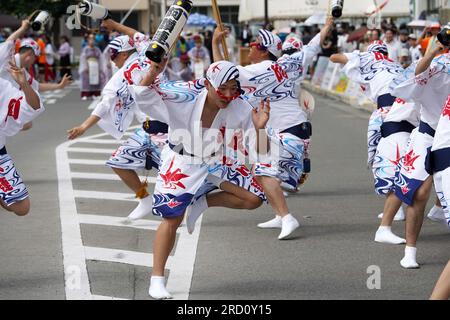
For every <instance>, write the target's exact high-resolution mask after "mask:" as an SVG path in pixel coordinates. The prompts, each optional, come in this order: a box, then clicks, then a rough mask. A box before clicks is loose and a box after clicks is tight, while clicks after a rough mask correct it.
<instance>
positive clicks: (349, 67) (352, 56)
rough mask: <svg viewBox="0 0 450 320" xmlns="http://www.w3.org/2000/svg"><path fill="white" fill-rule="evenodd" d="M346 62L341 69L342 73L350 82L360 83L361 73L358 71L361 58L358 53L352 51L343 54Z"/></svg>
mask: <svg viewBox="0 0 450 320" xmlns="http://www.w3.org/2000/svg"><path fill="white" fill-rule="evenodd" d="M344 55H345V56H346V57H347V59H348V61H347V63H346V64H345V65H344V67H343V68H342V72H344V73H345V75H346V76H347V77H349V78H350V79H351V80H352V81H355V82H357V83H361V82H362V79H361V71H360V70H359V68H360V65H361V57H360V54H359V51H353V52H351V53H344Z"/></svg>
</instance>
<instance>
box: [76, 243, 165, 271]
mask: <svg viewBox="0 0 450 320" xmlns="http://www.w3.org/2000/svg"><path fill="white" fill-rule="evenodd" d="M84 253H85V255H86V259H88V260H93V261H105V262H118V263H125V264H132V265H135V266H141V267H147V268H148V267H151V266H152V262H153V254H151V253H143V252H137V251H129V250H120V249H108V248H97V247H84ZM169 259H170V258H169Z"/></svg>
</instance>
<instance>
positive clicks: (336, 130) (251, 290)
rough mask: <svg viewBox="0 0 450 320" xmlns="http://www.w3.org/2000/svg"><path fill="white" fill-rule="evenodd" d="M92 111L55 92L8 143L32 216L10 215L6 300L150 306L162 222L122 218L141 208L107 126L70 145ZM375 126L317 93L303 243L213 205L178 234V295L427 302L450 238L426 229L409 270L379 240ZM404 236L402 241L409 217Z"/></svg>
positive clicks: (296, 204) (303, 199) (0, 228)
mask: <svg viewBox="0 0 450 320" xmlns="http://www.w3.org/2000/svg"><path fill="white" fill-rule="evenodd" d="M90 105H91V101H81V100H80V99H79V91H78V90H77V89H76V88H75V87H74V86H72V87H71V88H69V89H65V90H63V91H61V92H57V93H56V94H55V95H53V96H52V95H49V96H48V97H46V108H47V110H46V112H45V113H44V114H43V115H42V116H41V117H40V118H38V119H36V121H35V122H34V127H33V128H32V129H31V130H30V131H28V132H22V133H20V134H18V135H17V136H15V137H13V138H12V139H9V140H8V141H7V145H6V147H7V149H8V152H9V154H10V155H11V156H12V157H13V159H14V160H15V163H16V166H17V168H18V170H19V172H20V173H21V175H22V177H23V179H24V181H25V183H26V184H27V185H28V188H29V191H30V194H31V202H32V210H31V213H30V214H29V216H27V217H23V218H19V217H15V216H13V215H11V214H9V213H6V212H2V213H1V217H0V219H1V223H0V241H1V245H0V254H1V257H2V258H1V259H0V270H1V272H0V299H66V298H67V299H150V297H149V296H148V293H147V290H148V283H149V274H150V272H151V264H152V255H151V251H152V241H153V238H154V234H155V230H156V228H157V225H158V221H159V220H158V218H156V217H148V218H146V219H143V220H140V221H137V222H135V223H132V224H128V223H126V222H125V217H126V216H127V215H128V213H129V212H130V211H131V210H132V209H133V208H134V207H135V206H136V204H137V202H136V201H135V199H134V195H133V194H132V193H131V191H130V190H129V189H127V187H126V186H125V185H124V184H123V183H122V182H120V181H119V179H118V178H117V177H116V176H115V175H114V174H113V172H112V171H111V170H110V169H109V168H108V167H106V166H104V162H105V160H106V159H107V158H108V157H109V156H110V154H111V153H112V152H113V151H114V150H115V149H116V148H117V146H118V145H119V144H120V142H117V141H115V140H113V138H111V137H110V136H108V135H106V134H104V133H103V132H102V131H101V130H100V129H99V128H98V127H95V128H92V129H91V131H89V132H87V133H86V135H85V136H83V137H82V138H81V139H78V140H75V141H67V140H66V130H67V129H69V128H71V127H73V126H75V125H78V124H79V123H81V122H82V121H83V120H84V119H85V118H86V117H87V116H88V115H89V114H90V110H89V106H90ZM91 106H93V105H91ZM368 118H369V114H368V113H367V112H365V111H359V110H356V109H352V108H351V107H349V106H347V105H344V104H341V103H340V102H336V101H334V100H329V99H325V98H321V97H319V96H316V112H315V114H314V115H313V136H312V174H311V175H310V178H309V180H308V181H307V183H306V184H305V186H304V187H302V189H301V191H300V192H299V193H298V194H295V195H290V196H289V197H288V204H289V207H290V210H291V212H292V213H293V214H294V215H295V216H296V217H297V218H299V220H300V223H301V228H299V229H298V230H297V231H296V232H295V236H294V238H293V239H291V240H287V241H279V240H277V235H278V233H279V230H261V229H258V228H257V227H256V224H257V223H259V222H262V221H266V220H268V219H270V218H271V217H272V214H271V208H270V207H269V206H262V207H260V208H259V209H257V210H254V211H237V210H227V209H209V210H208V211H207V212H206V213H205V215H204V216H203V218H202V220H201V221H199V223H198V225H197V228H196V232H195V233H194V234H193V235H189V234H187V231H186V228H185V226H184V225H183V226H182V227H181V228H180V229H179V232H178V235H177V241H176V246H175V248H174V250H173V252H172V255H171V257H170V258H169V262H168V266H167V275H168V290H169V291H170V292H171V293H173V294H174V297H175V298H176V299H426V298H428V296H429V295H430V293H431V290H432V288H433V286H434V284H435V282H436V280H437V278H438V276H439V274H440V272H441V271H442V269H443V267H444V264H445V263H446V262H447V261H448V259H450V252H449V250H448V248H449V240H450V233H449V232H448V231H446V230H445V229H444V228H442V227H441V226H440V225H436V224H435V223H432V222H430V221H428V220H427V221H425V223H424V226H423V230H422V234H421V238H420V242H419V244H418V261H419V263H422V267H421V269H419V270H404V269H402V268H401V267H400V264H399V261H400V259H401V257H402V256H403V250H404V247H403V246H392V245H381V244H376V243H375V242H373V237H374V233H375V230H376V228H377V226H378V223H379V220H378V219H377V215H378V213H379V212H381V210H382V204H383V201H382V199H379V198H377V197H376V196H375V195H374V192H373V187H372V178H371V172H370V171H369V170H368V169H367V168H366V148H365V143H366V127H367V121H368ZM131 132H132V130H130V131H129V133H127V135H129V134H130V133H131ZM126 137H127V136H125V137H124V138H126ZM139 174H141V175H143V174H144V172H140V173H139ZM155 174H156V172H151V173H150V176H151V177H155ZM152 181H154V180H153V179H152V178H150V180H149V182H150V184H149V186H150V188H149V189H150V190H149V192H151V191H152V190H153V184H152V183H151V182H152ZM430 207H431V202H430V203H429V205H428V207H427V209H428V208H430ZM393 229H394V232H396V233H397V234H399V235H402V236H403V235H404V222H395V223H394V227H393ZM373 265H375V266H378V267H379V268H380V270H381V289H374V290H369V289H368V288H367V285H366V282H367V279H368V277H369V276H370V274H368V273H367V268H368V267H369V266H373Z"/></svg>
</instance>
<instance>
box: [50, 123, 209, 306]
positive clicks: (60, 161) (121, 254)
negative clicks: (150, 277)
mask: <svg viewBox="0 0 450 320" xmlns="http://www.w3.org/2000/svg"><path fill="white" fill-rule="evenodd" d="M134 129H135V127H133V128H130V130H129V131H128V132H126V134H125V135H124V136H125V137H124V139H126V138H127V137H128V136H130V135H131V134H132V132H133V130H134ZM122 142H123V141H119V140H113V139H110V137H109V136H108V135H107V134H96V135H92V136H88V137H83V138H79V139H77V140H75V141H67V142H65V143H63V144H61V145H59V146H58V148H57V149H56V159H57V172H58V186H59V203H60V217H61V228H62V242H63V243H62V246H63V255H64V270H65V282H66V283H65V284H66V285H65V291H66V298H67V299H89V300H116V299H117V300H122V299H124V297H112V296H107V295H103V294H97V292H92V291H91V282H92V281H93V280H92V279H91V278H90V274H89V272H88V268H87V264H88V262H89V261H102V262H106V263H112V264H113V265H114V263H121V264H125V265H130V266H138V267H147V268H150V267H152V263H153V255H152V253H151V252H145V253H144V252H139V251H132V250H123V249H113V248H103V247H98V246H96V245H94V246H89V245H87V244H84V239H83V236H82V234H83V233H82V232H81V231H82V228H84V227H83V226H93V227H95V226H101V227H114V228H121V229H122V228H124V229H123V230H143V231H146V232H149V231H151V232H155V231H156V230H157V228H158V226H159V224H160V221H161V220H160V219H159V218H157V217H155V218H154V219H151V220H149V219H142V220H138V221H130V220H128V219H127V218H126V216H127V215H128V212H117V210H114V209H113V210H108V209H106V208H105V212H104V214H102V213H98V214H93V213H89V212H82V213H80V212H78V210H77V202H79V201H85V200H87V199H92V200H94V201H104V203H105V204H106V203H108V201H110V200H114V202H117V201H122V202H124V203H130V202H134V203H137V199H136V198H135V195H134V194H133V193H131V192H128V193H126V192H111V191H99V190H101V189H96V188H95V187H94V186H93V187H91V188H90V189H89V187H86V189H85V187H80V186H79V183H80V182H83V181H84V184H82V185H83V186H85V185H86V182H87V181H88V180H92V181H95V182H96V186H98V182H99V181H101V183H105V184H106V183H111V181H116V182H117V183H122V182H121V181H120V178H119V177H118V176H117V175H115V174H114V173H113V172H112V171H111V173H104V169H103V167H105V162H106V160H107V158H108V157H109V156H108V155H109V154H111V153H113V152H114V151H115V150H114V149H112V148H115V147H117V146H119V145H120V144H121V143H122ZM79 144H82V146H80V147H79V146H78V145H79ZM94 154H104V155H105V160H95V159H89V156H90V155H94ZM84 157H86V158H84ZM97 157H98V156H97ZM71 165H83V166H84V167H83V169H82V170H75V169H73V170H72V169H71ZM86 166H87V167H88V168H86ZM101 169H103V172H99V170H101ZM140 178H141V179H143V178H144V176H140ZM155 181H156V179H155V177H147V182H148V183H150V184H152V183H155ZM74 183H77V185H78V186H77V187H76V188H74ZM111 207H113V208H114V206H113V205H111ZM200 226H201V218H200V219H199V221H198V222H197V226H196V229H195V232H194V233H193V234H192V235H189V234H188V233H187V231H186V228H185V227H184V224H183V225H182V226H181V227H180V228H179V229H178V231H177V239H178V240H177V242H176V243H177V244H176V247H175V248H174V254H173V255H171V256H170V257H169V259H168V262H167V266H166V268H167V269H168V270H169V276H168V280H167V289H168V290H169V292H171V293H172V294H173V296H174V298H175V299H187V298H188V297H189V290H190V286H191V280H192V274H193V270H194V262H195V256H196V251H197V243H198V238H199V233H200ZM84 232H87V231H84ZM74 276H77V277H78V278H77V281H75V282H74ZM114 280H115V279H114V278H112V279H111V282H113V281H114ZM74 283H75V284H76V285H74ZM146 285H148V282H147V284H146ZM125 300H126V299H125Z"/></svg>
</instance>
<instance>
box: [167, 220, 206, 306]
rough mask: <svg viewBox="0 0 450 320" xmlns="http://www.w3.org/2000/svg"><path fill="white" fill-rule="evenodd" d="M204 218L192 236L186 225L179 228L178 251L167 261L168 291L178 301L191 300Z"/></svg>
mask: <svg viewBox="0 0 450 320" xmlns="http://www.w3.org/2000/svg"><path fill="white" fill-rule="evenodd" d="M202 218H203V216H200V218H199V219H198V220H197V222H196V223H195V230H194V232H193V233H192V234H189V233H188V232H187V229H186V227H185V224H183V226H180V228H178V230H177V231H178V232H177V233H178V234H179V238H178V241H177V245H176V251H175V254H174V255H173V256H170V257H169V260H168V261H167V265H168V266H169V261H170V268H169V267H168V268H169V269H170V275H169V277H168V279H167V284H166V286H167V290H168V291H169V292H170V293H171V294H172V296H173V298H174V299H177V300H187V299H189V291H190V289H191V283H192V275H193V273H194V264H195V257H196V255H197V246H198V238H199V236H200V229H201V224H202Z"/></svg>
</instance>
